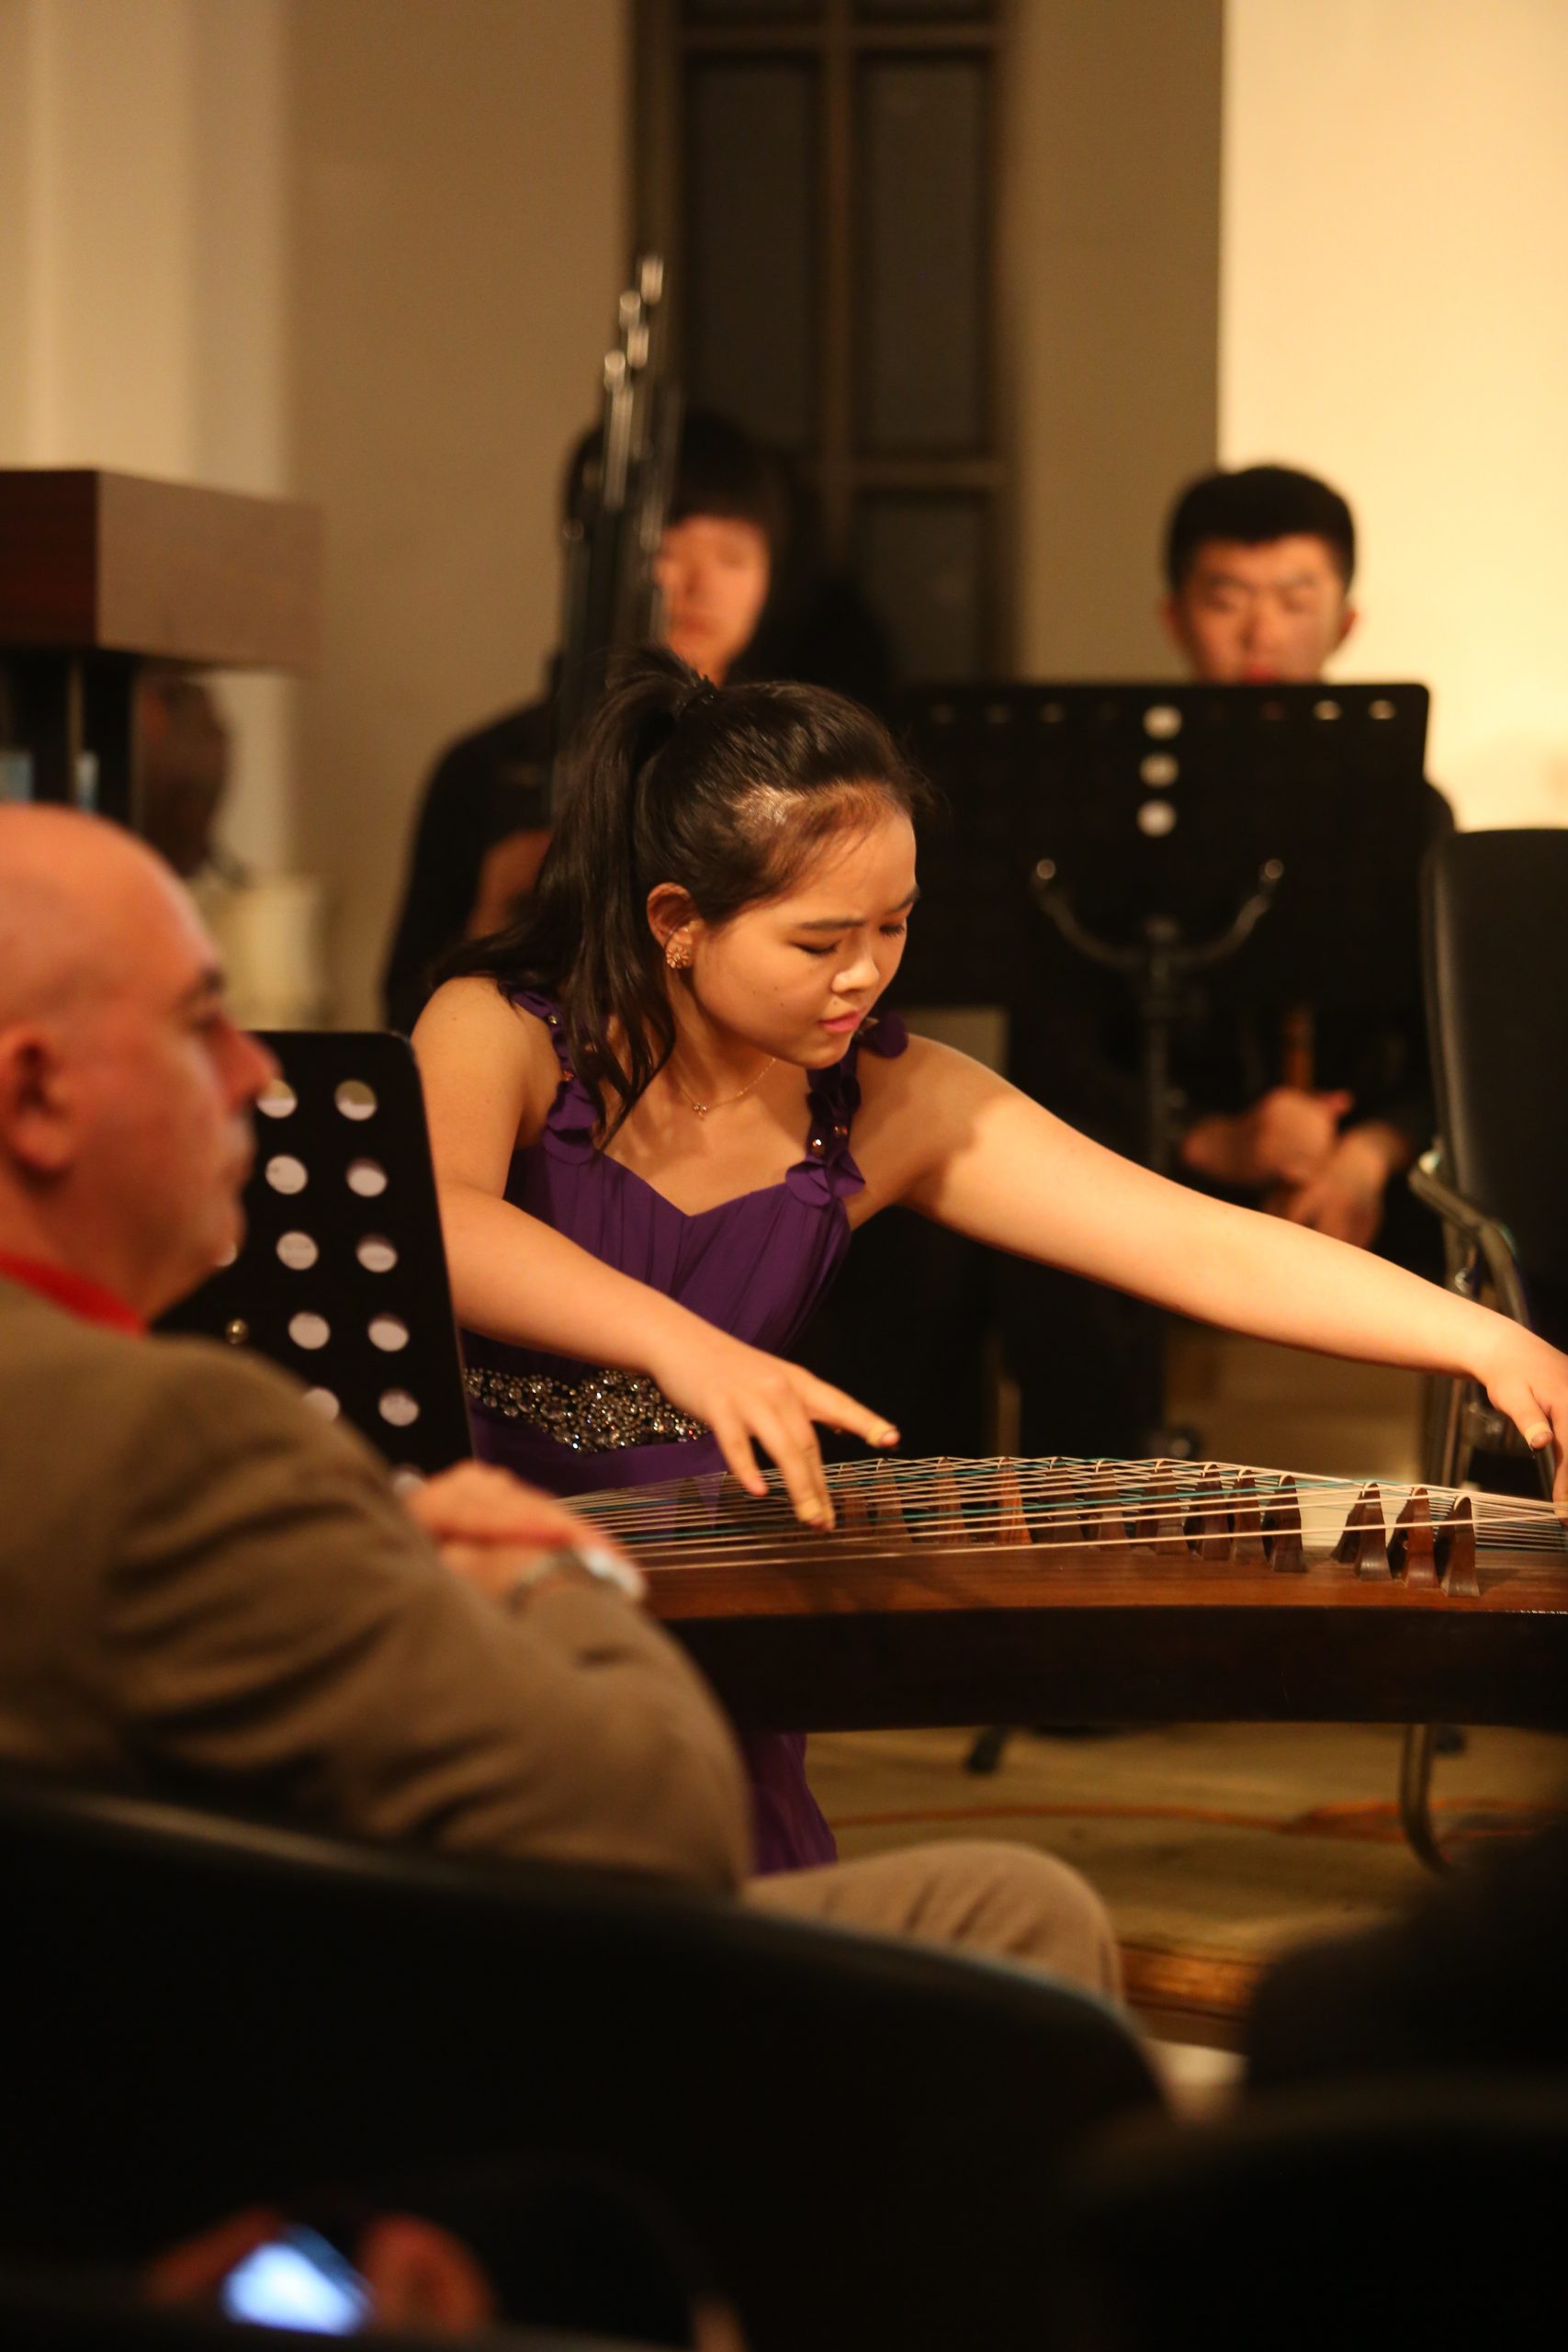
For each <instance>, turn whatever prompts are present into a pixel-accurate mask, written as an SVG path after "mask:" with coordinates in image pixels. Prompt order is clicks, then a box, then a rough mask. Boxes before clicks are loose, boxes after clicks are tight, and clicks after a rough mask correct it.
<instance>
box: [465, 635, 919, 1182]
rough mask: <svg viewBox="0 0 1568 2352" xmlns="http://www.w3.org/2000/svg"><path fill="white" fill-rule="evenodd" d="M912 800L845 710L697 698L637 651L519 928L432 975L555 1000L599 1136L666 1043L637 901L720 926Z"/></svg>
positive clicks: (910, 780)
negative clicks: (839, 836)
mask: <svg viewBox="0 0 1568 2352" xmlns="http://www.w3.org/2000/svg"><path fill="white" fill-rule="evenodd" d="M925 797H926V787H925V786H924V785H923V784H922V783H921V782H920V780H919V777H918V776H917V775H915V774H914V772H913V771H912V770H911V769H910V768H909V767H908V764H907V763H906V762H905V761H904V760H903V759H902V758H901V757H900V755H899V752H898V751H897V746H896V745H895V744H894V741H893V739H892V737H891V736H890V735H889V734H888V732H887V730H886V728H885V727H884V726H883V725H882V723H881V721H880V720H879V719H876V718H873V717H872V715H871V713H870V712H869V711H867V710H863V709H862V708H861V707H860V706H859V704H858V703H852V702H850V701H849V700H847V698H846V697H845V696H844V695H836V694H831V693H829V691H828V690H827V689H826V688H825V687H821V686H802V685H787V684H785V685H773V684H770V685H739V686H729V687H719V686H714V685H710V684H708V682H707V680H706V679H705V678H703V677H701V676H699V675H698V673H696V672H695V671H694V670H690V669H688V668H687V667H686V664H685V663H684V662H682V661H680V660H679V659H678V658H677V657H676V656H675V655H674V654H673V653H671V652H668V651H666V650H663V649H662V648H660V647H653V648H649V649H648V650H644V651H641V652H638V653H636V654H634V655H632V656H630V657H629V658H628V659H627V660H626V662H624V664H623V665H622V666H621V667H620V668H619V669H618V671H617V672H616V673H615V680H614V683H613V684H612V686H611V689H610V692H609V693H608V694H607V695H605V697H604V702H603V703H602V704H601V706H600V707H599V710H598V711H597V713H596V714H595V717H594V718H593V721H592V725H591V727H590V728H589V729H588V732H587V734H586V736H585V737H584V739H583V742H582V747H581V752H580V753H579V755H578V756H577V757H576V759H575V760H574V761H573V763H572V775H571V777H570V782H569V787H568V792H567V796H566V807H565V811H564V813H563V815H562V817H561V820H560V822H559V824H558V828H557V831H556V833H555V838H554V839H553V841H552V842H551V843H550V847H549V851H548V853H547V856H546V858H545V862H544V865H542V866H541V868H540V870H539V879H538V884H537V887H536V891H535V894H534V896H533V898H532V899H530V900H529V901H528V904H527V906H526V907H525V910H524V912H523V914H522V917H521V919H520V920H519V921H518V922H517V923H516V924H515V925H514V926H513V929H512V930H510V931H505V932H498V933H496V934H495V936H494V937H493V938H491V939H485V940H480V941H478V942H477V943H475V944H472V945H469V946H467V947H464V948H460V949H459V950H458V951H457V953H456V954H455V955H454V956H450V957H449V958H448V959H447V960H446V963H445V964H444V966H443V967H442V970H441V975H440V976H441V978H447V979H449V978H455V977H457V975H459V974H463V973H486V974H489V975H490V976H491V978H494V979H495V980H496V982H497V983H498V985H499V986H501V987H502V988H503V989H507V990H508V991H511V990H515V989H546V990H548V991H549V992H550V993H552V994H554V995H556V996H558V998H559V999H560V1001H561V1003H562V1007H563V1010H564V1012H565V1016H566V1033H567V1044H568V1048H569V1050H570V1056H571V1062H572V1068H573V1069H575V1070H576V1072H577V1075H578V1076H579V1078H580V1079H581V1081H582V1083H583V1085H584V1086H585V1087H586V1089H587V1090H588V1092H589V1094H590V1095H591V1096H592V1101H593V1104H594V1109H595V1111H596V1113H597V1114H598V1118H599V1121H600V1124H601V1125H606V1124H607V1136H606V1139H608V1135H613V1134H614V1133H615V1128H616V1127H618V1126H619V1125H620V1124H621V1122H622V1120H623V1119H624V1118H625V1117H626V1114H627V1113H628V1112H629V1111H630V1110H631V1108H632V1106H633V1104H634V1103H636V1102H637V1099H638V1097H639V1096H640V1095H641V1094H642V1093H643V1092H644V1091H646V1089H647V1088H648V1086H649V1083H650V1082H651V1080H653V1079H654V1078H655V1077H656V1076H657V1075H658V1072H659V1071H660V1069H661V1068H662V1067H663V1065H664V1063H665V1062H666V1061H667V1060H668V1058H669V1056H670V1053H671V1048H672V1046H673V1045H674V1042H675V1024H674V1019H673V1016H672V1014H671V1010H670V1001H669V996H668V992H667V989H668V981H667V976H666V972H665V968H664V959H663V955H662V951H661V949H660V943H659V941H658V939H657V938H656V937H655V935H654V933H653V930H652V927H651V926H650V924H649V920H648V899H649V892H650V891H652V890H653V889H655V888H657V887H658V886H659V884H660V883H661V882H665V883H671V884H673V885H674V886H675V888H678V889H680V890H682V891H684V893H685V894H686V896H687V898H688V899H690V901H691V904H692V908H693V911H694V913H695V914H697V915H699V916H700V917H701V918H702V920H703V921H704V922H708V923H722V922H728V920H729V918H730V917H731V916H732V915H736V914H739V911H740V910H741V909H742V908H743V907H748V906H753V905H755V904H756V903H757V902H758V901H759V900H760V899H768V898H773V897H776V896H777V895H778V894H779V893H780V892H781V891H784V890H787V889H788V888H789V887H790V884H791V883H792V881H793V880H794V879H795V876H797V875H798V874H799V873H800V872H801V871H802V869H803V868H804V866H805V865H807V862H808V860H809V859H810V857H811V856H812V854H813V853H814V852H815V851H816V849H817V848H818V846H819V844H820V843H821V842H823V841H825V840H826V839H827V838H828V837H829V834H832V833H834V832H838V831H841V830H843V829H845V828H846V827H850V826H854V825H857V824H864V823H867V822H871V821H874V820H875V819H876V818H877V817H878V816H880V815H885V814H886V813H887V811H888V810H889V809H897V810H898V811H900V812H901V813H902V814H904V815H906V816H910V817H913V816H914V815H915V814H916V813H917V812H918V811H919V810H920V809H922V808H923V806H924V803H925ZM612 1093H613V1094H614V1095H615V1096H616V1097H617V1098H618V1102H617V1106H616V1110H615V1116H614V1118H613V1119H607V1103H606V1097H607V1095H609V1094H612Z"/></svg>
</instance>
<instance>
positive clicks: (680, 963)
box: [664, 932, 692, 972]
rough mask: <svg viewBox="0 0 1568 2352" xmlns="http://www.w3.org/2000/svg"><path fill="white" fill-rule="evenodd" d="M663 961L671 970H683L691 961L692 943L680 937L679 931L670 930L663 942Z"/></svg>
mask: <svg viewBox="0 0 1568 2352" xmlns="http://www.w3.org/2000/svg"><path fill="white" fill-rule="evenodd" d="M664 961H665V962H666V963H667V964H668V965H669V967H670V969H671V971H672V972H684V971H686V970H687V969H688V968H689V967H690V965H691V961H692V943H691V941H690V940H689V939H682V937H681V934H680V933H679V932H671V935H670V937H669V938H668V939H667V940H666V941H665V943H664Z"/></svg>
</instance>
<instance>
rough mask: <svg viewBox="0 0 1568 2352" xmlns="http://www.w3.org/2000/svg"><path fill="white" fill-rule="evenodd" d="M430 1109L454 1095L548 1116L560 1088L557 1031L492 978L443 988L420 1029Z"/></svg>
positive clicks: (416, 1036) (418, 1046) (417, 1048)
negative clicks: (545, 1112) (554, 1034)
mask: <svg viewBox="0 0 1568 2352" xmlns="http://www.w3.org/2000/svg"><path fill="white" fill-rule="evenodd" d="M413 1049H414V1052H415V1054H416V1056H417V1057H418V1059H419V1067H420V1074H421V1076H422V1078H423V1081H424V1089H425V1097H426V1102H427V1103H430V1102H431V1100H432V1098H433V1096H434V1097H436V1098H440V1099H447V1098H449V1097H450V1096H451V1094H452V1092H453V1091H454V1090H456V1091H457V1092H459V1093H460V1094H461V1095H462V1096H464V1097H466V1098H467V1099H468V1100H469V1101H472V1102H474V1103H490V1104H495V1103H498V1102H500V1103H503V1104H510V1105H513V1106H515V1108H516V1110H517V1113H518V1114H519V1118H520V1120H521V1122H522V1124H524V1125H527V1124H528V1120H527V1116H526V1113H527V1108H528V1106H531V1105H537V1106H540V1110H541V1115H542V1111H543V1109H544V1108H547V1106H548V1104H549V1103H550V1100H551V1098H552V1096H553V1095H554V1092H555V1090H556V1087H557V1085H558V1082H559V1078H560V1069H559V1065H558V1062H557V1059H556V1050H555V1046H554V1044H553V1042H552V1039H551V1035H550V1031H549V1029H548V1027H547V1024H546V1023H545V1022H544V1021H542V1020H541V1019H540V1017H539V1015H538V1014H537V1013H536V1012H529V1011H528V1009H527V1008H526V1007H525V1006H524V1005H520V1004H513V1001H512V1000H511V998H510V997H508V996H505V995H503V993H502V990H501V989H500V988H499V987H498V985H497V984H496V982H495V981H494V980H493V979H491V978H489V976H488V975H487V974H484V973H476V974H472V975H468V974H465V975H464V977H463V978H460V979H456V980H446V981H444V982H443V984H442V986H441V987H440V988H438V989H436V991H435V994H434V996H433V997H432V998H431V1000H430V1002H429V1003H428V1004H427V1005H426V1006H425V1008H424V1011H423V1012H422V1013H421V1014H420V1017H419V1020H418V1021H417V1023H415V1025H414V1033H413Z"/></svg>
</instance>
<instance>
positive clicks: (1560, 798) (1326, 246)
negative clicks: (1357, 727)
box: [1221, 0, 1568, 824]
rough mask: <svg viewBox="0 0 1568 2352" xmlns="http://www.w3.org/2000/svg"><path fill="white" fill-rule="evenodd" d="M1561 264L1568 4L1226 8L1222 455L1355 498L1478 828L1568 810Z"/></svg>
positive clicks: (1567, 445) (1566, 360)
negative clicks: (1316, 479)
mask: <svg viewBox="0 0 1568 2352" xmlns="http://www.w3.org/2000/svg"><path fill="white" fill-rule="evenodd" d="M1565 255H1568V7H1565V6H1562V0H1230V6H1229V9H1228V18H1227V32H1226V60H1225V139H1224V269H1223V286H1224V295H1223V313H1222V334H1221V386H1222V393H1221V446H1222V448H1223V451H1224V458H1225V460H1226V462H1227V463H1236V464H1239V463H1244V462H1247V460H1250V459H1255V458H1293V459H1295V460H1298V461H1300V462H1302V463H1304V464H1307V465H1309V466H1312V467H1314V468H1316V469H1321V470H1322V471H1324V472H1325V473H1326V474H1327V475H1329V476H1330V477H1331V478H1332V479H1333V480H1334V481H1337V483H1338V484H1339V485H1340V487H1341V488H1343V489H1344V491H1345V492H1346V493H1347V495H1348V497H1349V498H1350V500H1351V502H1352V503H1353V505H1354V506H1355V509H1356V512H1357V516H1358V521H1359V526H1360V531H1361V538H1362V543H1363V548H1364V563H1363V570H1362V576H1361V583H1360V589H1361V601H1362V605H1363V609H1364V619H1363V623H1362V626H1361V628H1360V630H1359V633H1358V635H1357V637H1356V639H1354V640H1353V642H1352V644H1351V645H1349V646H1348V647H1347V649H1346V652H1345V655H1344V656H1343V657H1342V660H1341V663H1340V672H1341V674H1343V675H1347V676H1351V675H1354V676H1360V677H1418V678H1425V679H1427V680H1428V681H1429V682H1430V684H1431V685H1432V687H1433V691H1434V713H1433V729H1434V731H1433V741H1432V750H1431V763H1430V764H1431V772H1432V774H1433V775H1434V776H1436V777H1437V778H1438V781H1439V782H1440V783H1442V784H1443V785H1444V786H1445V787H1446V788H1447V789H1448V790H1449V791H1450V794H1451V796H1452V797H1453V798H1454V800H1455V802H1456V804H1457V806H1458V809H1459V810H1460V813H1461V817H1462V819H1463V820H1465V821H1466V822H1469V823H1472V824H1540V823H1558V824H1561V823H1568V584H1565V583H1568V572H1565V569H1564V555H1563V551H1564V548H1568V426H1565V423H1564V420H1565V419H1568V300H1565V299H1564V277H1563V272H1564V256H1565Z"/></svg>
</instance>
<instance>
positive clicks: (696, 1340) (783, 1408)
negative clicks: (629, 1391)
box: [649, 1317, 898, 1527]
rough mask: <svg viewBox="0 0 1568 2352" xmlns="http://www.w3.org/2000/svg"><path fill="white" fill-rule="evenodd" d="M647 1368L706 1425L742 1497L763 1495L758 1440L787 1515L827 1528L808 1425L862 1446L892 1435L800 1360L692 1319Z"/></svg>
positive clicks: (826, 1504)
mask: <svg viewBox="0 0 1568 2352" xmlns="http://www.w3.org/2000/svg"><path fill="white" fill-rule="evenodd" d="M649 1372H650V1373H651V1374H652V1375H653V1377H654V1379H655V1380H656V1381H657V1382H658V1383H659V1385H660V1388H661V1389H662V1390H663V1391H664V1394H665V1395H666V1397H669V1399H670V1401H671V1404H672V1405H676V1406H679V1408H680V1409H681V1410H682V1412H683V1413H690V1414H692V1415H693V1416H694V1418H695V1419H697V1420H699V1421H704V1422H705V1423H706V1424H707V1427H708V1428H709V1429H710V1430H712V1431H713V1433H714V1436H715V1437H716V1439H717V1441H718V1445H719V1451H720V1452H721V1453H722V1454H723V1455H724V1458H725V1461H726V1463H727V1464H728V1466H729V1468H730V1470H731V1471H732V1472H733V1473H734V1475H735V1476H736V1477H737V1478H739V1481H740V1484H741V1485H742V1486H743V1487H745V1489H746V1491H747V1493H748V1494H751V1495H765V1494H766V1493H767V1491H768V1488H767V1481H766V1479H765V1478H764V1477H763V1476H762V1473H761V1470H760V1469H759V1468H758V1466H757V1456H756V1454H755V1453H754V1452H753V1451H752V1448H753V1445H754V1443H761V1444H762V1445H764V1446H765V1447H766V1448H767V1450H768V1452H769V1453H771V1454H772V1456H773V1460H774V1462H775V1463H776V1464H777V1465H778V1469H779V1475H780V1476H781V1477H782V1478H783V1480H784V1487H785V1490H786V1491H787V1493H788V1495H789V1498H790V1501H791V1502H792V1503H793V1505H794V1506H795V1516H796V1517H797V1518H798V1519H802V1520H804V1521H805V1522H806V1524H807V1526H808V1527H831V1526H832V1524H833V1504H832V1498H831V1497H830V1496H829V1492H828V1475H827V1472H826V1470H825V1468H824V1467H823V1463H822V1450H821V1447H820V1446H819V1445H818V1442H817V1428H816V1424H817V1423H818V1421H822V1422H825V1423H826V1425H827V1426H828V1428H829V1429H833V1430H849V1431H850V1432H851V1434H852V1436H855V1437H860V1438H863V1439H864V1440H865V1442H866V1443H867V1445H874V1446H877V1447H879V1448H882V1449H886V1447H888V1446H890V1445H897V1442H898V1432H897V1430H896V1429H895V1428H894V1427H893V1425H892V1423H891V1422H890V1421H888V1420H887V1419H885V1418H884V1416H883V1415H882V1414H880V1413H873V1412H870V1411H868V1410H867V1408H866V1407H865V1406H863V1405H858V1404H857V1403H856V1402H855V1400H854V1398H853V1397H846V1396H845V1394H844V1392H843V1390H842V1389H841V1388H835V1387H833V1386H832V1385H830V1383H829V1382H828V1381H826V1380H818V1377H817V1375H816V1374H815V1373H812V1372H807V1370H806V1368H805V1366H804V1365H802V1364H798V1363H786V1362H785V1361H784V1357H782V1356H771V1355H768V1354H767V1353H766V1352H765V1351H763V1350H762V1349H761V1348H753V1347H749V1346H748V1345H747V1343H746V1341H745V1340H736V1339H732V1338H731V1337H730V1335H729V1333H728V1331H716V1330H715V1329H713V1327H712V1325H711V1324H705V1323H702V1322H700V1321H698V1320H697V1318H695V1317H693V1318H692V1320H691V1322H690V1323H684V1324H683V1328H682V1330H681V1332H680V1333H679V1334H678V1335H677V1336H675V1337H674V1338H673V1339H672V1340H671V1342H670V1343H669V1344H668V1345H667V1346H666V1347H665V1348H664V1349H662V1350H660V1357H659V1361H658V1362H657V1363H650V1364H649Z"/></svg>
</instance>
